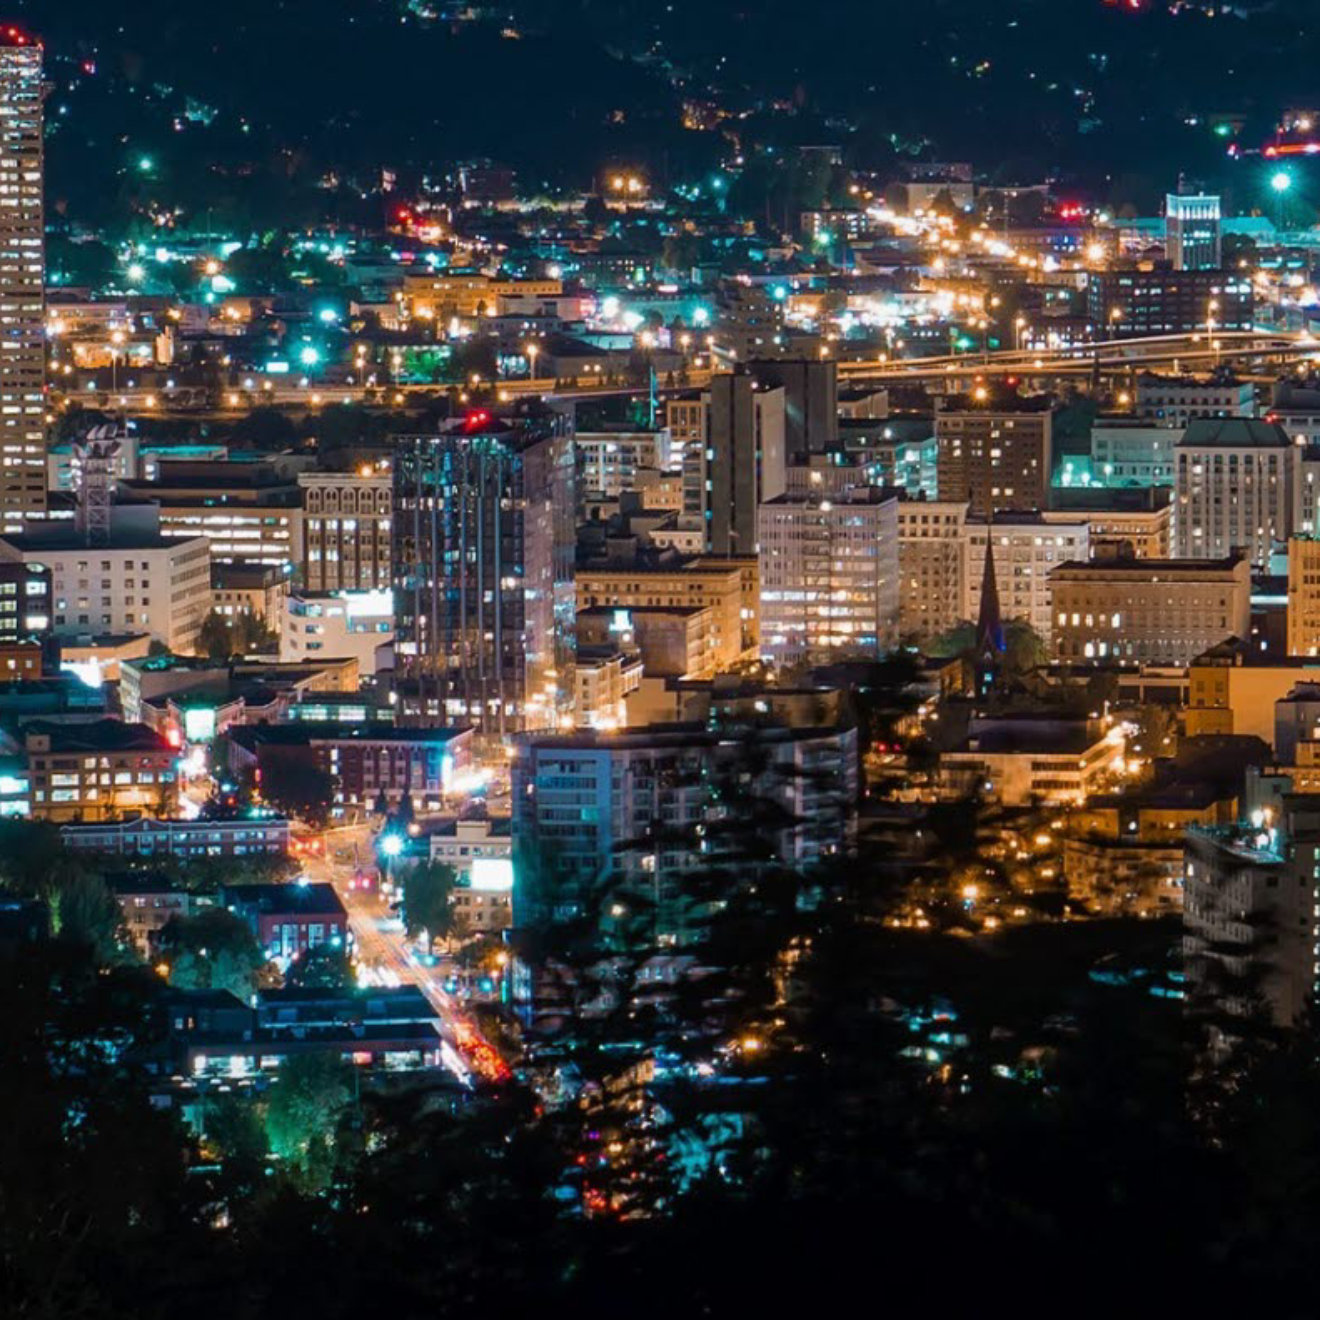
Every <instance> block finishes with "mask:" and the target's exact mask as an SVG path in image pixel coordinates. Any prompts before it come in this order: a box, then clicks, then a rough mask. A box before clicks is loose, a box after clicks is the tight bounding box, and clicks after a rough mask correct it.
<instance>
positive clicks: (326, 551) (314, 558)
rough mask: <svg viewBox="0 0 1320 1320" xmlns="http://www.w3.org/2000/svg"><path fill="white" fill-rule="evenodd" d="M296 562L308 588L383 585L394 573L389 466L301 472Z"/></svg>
mask: <svg viewBox="0 0 1320 1320" xmlns="http://www.w3.org/2000/svg"><path fill="white" fill-rule="evenodd" d="M298 489H299V490H300V491H301V493H302V501H301V503H302V507H301V509H300V510H299V511H298V513H297V516H296V525H295V530H294V534H293V545H294V550H293V564H294V570H295V573H296V575H297V578H298V581H299V584H300V585H301V586H302V587H304V588H305V589H306V590H307V591H314V592H324V591H384V590H387V589H388V588H389V586H390V582H391V579H392V575H393V565H392V563H391V559H390V555H391V544H392V542H391V534H390V522H391V519H392V518H393V500H394V491H393V482H392V480H391V477H390V472H389V468H388V466H385V467H383V468H382V467H380V466H375V467H373V466H367V467H366V468H365V469H364V470H362V471H359V472H300V473H299V474H298Z"/></svg>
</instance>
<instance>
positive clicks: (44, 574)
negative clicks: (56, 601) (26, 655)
mask: <svg viewBox="0 0 1320 1320" xmlns="http://www.w3.org/2000/svg"><path fill="white" fill-rule="evenodd" d="M50 587H51V577H50V569H49V568H47V567H46V566H45V565H44V564H24V563H10V562H5V561H3V560H0V646H4V647H14V646H15V645H17V644H19V643H22V642H27V641H41V640H43V639H45V638H46V637H48V636H49V635H50V632H51V628H52V626H53V620H52V618H51V591H50ZM38 655H40V651H38Z"/></svg>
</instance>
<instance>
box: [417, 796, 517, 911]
mask: <svg viewBox="0 0 1320 1320" xmlns="http://www.w3.org/2000/svg"><path fill="white" fill-rule="evenodd" d="M431 860H432V861H433V862H443V863H444V864H445V865H446V866H452V867H453V868H454V870H455V872H456V873H457V876H458V883H457V885H456V887H455V893H454V896H453V902H454V909H455V913H456V915H457V916H458V918H459V920H460V922H461V923H462V924H463V925H464V926H465V927H466V928H467V930H468V931H469V932H471V933H472V934H479V935H485V934H491V933H492V932H495V931H501V930H507V929H508V928H509V926H510V925H511V923H512V921H513V835H512V832H511V830H510V825H509V821H508V819H507V818H505V819H500V820H491V819H489V818H488V817H482V818H480V819H478V820H455V821H450V822H449V823H448V824H446V825H442V826H441V827H440V828H439V829H438V830H433V831H432V833H431Z"/></svg>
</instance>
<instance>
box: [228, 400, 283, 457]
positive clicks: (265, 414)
mask: <svg viewBox="0 0 1320 1320" xmlns="http://www.w3.org/2000/svg"><path fill="white" fill-rule="evenodd" d="M229 438H230V440H231V441H232V442H233V443H234V444H236V445H245V446H250V447H251V448H253V449H260V450H263V451H266V452H277V451H279V450H282V449H289V448H291V447H292V446H294V445H296V444H297V443H298V431H297V428H296V427H295V426H294V424H293V423H292V422H291V421H290V420H289V418H288V417H287V416H286V415H285V414H284V413H282V412H281V411H280V410H279V409H278V408H253V409H252V411H251V412H250V413H248V414H247V415H246V416H245V417H243V418H242V419H241V420H239V421H238V422H235V424H234V429H233V430H232V431H231V432H230V434H229Z"/></svg>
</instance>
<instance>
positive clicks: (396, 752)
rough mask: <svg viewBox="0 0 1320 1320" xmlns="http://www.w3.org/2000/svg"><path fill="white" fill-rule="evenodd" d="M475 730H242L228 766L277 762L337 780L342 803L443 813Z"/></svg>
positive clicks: (233, 734) (232, 736)
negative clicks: (406, 805)
mask: <svg viewBox="0 0 1320 1320" xmlns="http://www.w3.org/2000/svg"><path fill="white" fill-rule="evenodd" d="M471 743H472V730H471V729H438V728H418V727H413V726H409V727H406V728H396V727H395V726H394V725H392V724H328V723H327V724H318V723H314V722H312V721H306V720H300V721H297V722H296V723H290V724H274V725H244V726H242V727H239V728H233V729H231V730H230V733H229V753H230V768H231V769H232V770H233V771H234V772H235V773H241V772H242V771H244V770H246V769H249V768H252V769H257V770H260V771H262V772H263V773H265V770H266V768H267V767H269V766H270V764H271V763H272V762H275V761H280V762H283V763H284V764H285V765H288V764H290V763H293V764H295V765H297V764H302V765H306V766H315V767H316V768H318V769H320V770H323V771H325V772H326V773H327V774H329V775H330V776H332V777H333V779H334V781H335V802H336V804H337V805H338V806H340V807H344V806H359V807H366V808H368V809H370V808H371V807H373V806H374V805H375V804H376V803H377V801H379V800H380V798H381V797H384V799H385V801H386V802H388V803H389V804H390V805H391V806H394V805H396V804H397V803H398V802H399V801H400V799H401V798H404V797H410V798H411V799H412V801H413V804H414V806H417V807H418V808H422V809H430V810H438V809H439V808H440V806H441V805H442V803H443V802H444V800H445V799H446V798H447V797H448V796H449V795H450V793H452V792H453V791H454V785H455V783H456V781H457V780H458V777H459V776H461V775H462V774H463V773H464V772H465V771H466V770H467V769H468V768H469V766H470V764H471Z"/></svg>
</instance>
